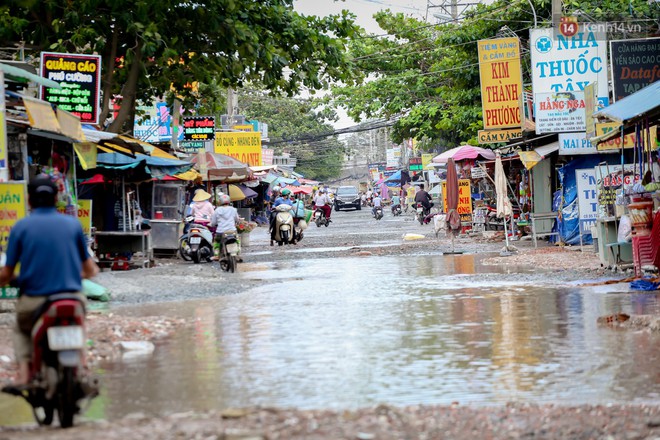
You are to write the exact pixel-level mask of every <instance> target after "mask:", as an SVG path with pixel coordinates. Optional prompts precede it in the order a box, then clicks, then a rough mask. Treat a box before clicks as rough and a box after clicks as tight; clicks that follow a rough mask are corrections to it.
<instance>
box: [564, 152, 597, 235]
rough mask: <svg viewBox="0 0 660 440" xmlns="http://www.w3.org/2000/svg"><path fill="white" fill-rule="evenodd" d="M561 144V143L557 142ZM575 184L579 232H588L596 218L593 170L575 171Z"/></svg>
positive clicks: (595, 192) (595, 186) (594, 171)
mask: <svg viewBox="0 0 660 440" xmlns="http://www.w3.org/2000/svg"><path fill="white" fill-rule="evenodd" d="M559 143H560V144H561V141H559ZM575 181H576V182H577V196H578V209H579V213H580V230H581V231H589V228H590V227H591V226H592V225H594V224H595V223H596V218H598V196H597V191H596V189H597V185H596V170H595V168H584V169H580V170H575Z"/></svg>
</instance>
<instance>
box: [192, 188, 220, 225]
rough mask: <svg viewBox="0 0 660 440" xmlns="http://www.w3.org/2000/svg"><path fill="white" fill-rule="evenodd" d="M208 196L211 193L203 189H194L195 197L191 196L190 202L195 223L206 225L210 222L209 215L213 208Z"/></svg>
mask: <svg viewBox="0 0 660 440" xmlns="http://www.w3.org/2000/svg"><path fill="white" fill-rule="evenodd" d="M210 198H211V194H209V193H207V192H206V191H204V190H203V189H198V190H197V191H195V197H193V203H192V215H193V216H194V217H195V223H198V224H200V225H208V224H209V223H211V217H212V216H213V211H214V210H215V208H214V207H213V204H211V202H209V199H210Z"/></svg>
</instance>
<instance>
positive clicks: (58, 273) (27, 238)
mask: <svg viewBox="0 0 660 440" xmlns="http://www.w3.org/2000/svg"><path fill="white" fill-rule="evenodd" d="M56 200H57V186H56V185H55V183H53V181H52V180H51V179H50V177H49V176H47V175H39V176H36V177H34V178H33V179H32V180H30V183H29V185H28V202H29V204H30V206H31V208H32V211H31V212H30V215H29V216H28V217H26V218H24V219H21V220H19V221H18V222H17V223H16V224H15V225H14V227H13V228H12V230H11V233H10V235H9V243H8V245H7V260H6V263H5V266H4V267H3V268H2V270H0V285H3V286H4V285H7V284H8V283H9V282H10V281H11V279H12V277H13V275H14V268H15V267H16V265H17V264H19V263H20V265H21V270H20V273H19V275H18V287H19V289H20V297H19V298H18V301H17V303H16V327H15V328H14V350H15V353H16V360H17V362H18V379H17V381H16V385H17V386H25V385H27V383H28V381H29V362H30V359H31V357H32V344H31V338H30V332H31V331H32V325H33V319H34V312H35V311H36V310H38V309H39V308H40V307H41V306H42V305H43V304H44V303H45V302H46V301H47V300H48V297H49V296H51V295H55V294H59V293H69V292H70V293H72V294H75V296H78V297H79V300H80V302H82V303H83V304H84V303H85V296H84V295H83V294H82V293H81V290H82V279H83V278H91V277H93V276H95V275H96V274H97V273H98V272H99V268H98V266H97V265H96V263H95V262H94V260H93V259H92V257H91V256H90V255H89V253H88V251H87V242H86V239H85V235H84V234H83V230H82V227H81V226H80V223H79V222H78V220H77V219H76V218H74V217H71V216H68V215H62V214H60V213H58V212H57V210H56V209H55V202H56Z"/></svg>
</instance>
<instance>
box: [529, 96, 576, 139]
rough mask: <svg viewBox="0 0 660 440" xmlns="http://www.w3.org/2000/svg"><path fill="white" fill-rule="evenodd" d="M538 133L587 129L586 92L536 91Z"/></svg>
mask: <svg viewBox="0 0 660 440" xmlns="http://www.w3.org/2000/svg"><path fill="white" fill-rule="evenodd" d="M534 96H535V98H536V100H535V102H534V115H535V116H536V133H539V134H540V133H559V132H566V131H568V132H570V131H585V129H586V123H585V111H584V107H585V103H584V92H559V93H536V94H535V95H534Z"/></svg>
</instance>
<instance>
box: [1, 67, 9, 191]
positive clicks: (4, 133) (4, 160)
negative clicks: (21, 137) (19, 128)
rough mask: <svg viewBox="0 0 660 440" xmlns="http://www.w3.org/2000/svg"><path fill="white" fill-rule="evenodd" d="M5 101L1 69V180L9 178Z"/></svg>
mask: <svg viewBox="0 0 660 440" xmlns="http://www.w3.org/2000/svg"><path fill="white" fill-rule="evenodd" d="M6 106H7V104H6V103H5V74H4V72H3V71H2V70H0V182H6V181H7V180H9V172H8V169H7V120H6Z"/></svg>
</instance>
